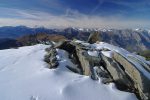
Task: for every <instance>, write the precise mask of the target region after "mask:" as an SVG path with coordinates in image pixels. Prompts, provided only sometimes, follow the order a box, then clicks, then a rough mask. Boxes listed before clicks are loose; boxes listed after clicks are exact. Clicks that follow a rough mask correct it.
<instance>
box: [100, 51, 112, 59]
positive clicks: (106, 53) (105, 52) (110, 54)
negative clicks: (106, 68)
mask: <svg viewBox="0 0 150 100" xmlns="http://www.w3.org/2000/svg"><path fill="white" fill-rule="evenodd" d="M102 53H103V55H105V56H106V57H109V58H112V55H113V51H102Z"/></svg>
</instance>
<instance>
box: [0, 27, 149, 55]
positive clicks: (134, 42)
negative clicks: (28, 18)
mask: <svg viewBox="0 0 150 100" xmlns="http://www.w3.org/2000/svg"><path fill="white" fill-rule="evenodd" d="M94 33H98V34H96V36H94ZM90 34H91V35H90ZM92 35H93V37H96V38H98V39H100V41H103V42H107V43H110V44H113V45H116V46H119V47H122V48H124V49H127V50H129V51H131V52H141V51H142V52H143V51H145V50H150V32H149V31H148V30H142V29H136V30H133V29H81V28H66V29H46V28H29V27H25V26H17V27H9V26H7V27H0V49H5V48H9V47H14V46H16V45H18V44H20V43H22V45H29V44H32V42H34V43H33V44H35V43H39V41H51V40H52V41H59V40H65V39H70V40H71V39H79V40H84V41H87V40H88V38H89V36H92ZM54 37H55V38H54ZM10 41H13V45H12V46H11V44H10ZM29 41H30V42H31V43H28V42H29ZM93 41H94V40H93ZM96 41H97V39H96V40H95V42H96ZM18 42H19V43H18ZM15 43H16V44H15ZM3 45H8V47H7V46H6V47H5V48H3V47H4V46H3ZM22 45H21V46H22Z"/></svg>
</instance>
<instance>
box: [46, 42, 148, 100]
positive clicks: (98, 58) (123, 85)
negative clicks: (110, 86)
mask: <svg viewBox="0 0 150 100" xmlns="http://www.w3.org/2000/svg"><path fill="white" fill-rule="evenodd" d="M107 45H108V46H107ZM98 46H100V47H98ZM57 49H63V50H65V51H67V52H68V53H69V58H70V59H71V61H72V62H73V63H74V64H75V65H76V68H73V67H72V66H66V67H67V68H68V69H70V70H71V71H73V72H76V73H79V74H82V75H87V76H91V78H92V79H93V80H98V79H99V78H101V79H102V82H103V83H104V84H107V83H110V82H114V83H115V84H116V86H117V88H118V89H120V90H123V91H128V92H133V93H135V94H136V95H137V97H138V98H139V99H141V100H149V99H150V86H149V83H150V64H149V63H148V62H147V61H146V60H144V59H143V58H141V57H139V56H137V55H134V54H131V53H129V52H128V51H126V50H124V49H122V48H119V49H115V46H112V45H109V44H107V43H103V42H97V43H95V44H89V43H86V42H83V41H78V40H76V41H63V42H60V43H57V44H55V45H53V46H52V47H51V48H49V49H47V50H46V51H47V52H48V53H47V55H46V56H45V61H46V62H47V63H49V65H50V67H49V68H57V65H58V60H57ZM118 50H120V51H118Z"/></svg>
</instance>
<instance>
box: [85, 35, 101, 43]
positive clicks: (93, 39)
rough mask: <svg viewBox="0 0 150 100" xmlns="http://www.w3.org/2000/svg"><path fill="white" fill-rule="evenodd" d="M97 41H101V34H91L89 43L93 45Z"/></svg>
mask: <svg viewBox="0 0 150 100" xmlns="http://www.w3.org/2000/svg"><path fill="white" fill-rule="evenodd" d="M97 41H101V39H100V33H99V32H95V33H91V34H90V36H89V38H88V43H91V44H92V43H96V42H97Z"/></svg>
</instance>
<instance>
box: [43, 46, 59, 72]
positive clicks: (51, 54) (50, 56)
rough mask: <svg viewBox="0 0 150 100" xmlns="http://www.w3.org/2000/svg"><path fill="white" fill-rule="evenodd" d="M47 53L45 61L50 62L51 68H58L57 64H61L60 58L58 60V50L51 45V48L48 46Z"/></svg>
mask: <svg viewBox="0 0 150 100" xmlns="http://www.w3.org/2000/svg"><path fill="white" fill-rule="evenodd" d="M46 51H47V54H46V55H45V57H44V61H45V62H47V63H48V64H49V68H50V69H51V68H57V66H58V65H59V63H58V60H57V57H56V55H57V51H56V49H55V48H53V47H51V48H47V49H46Z"/></svg>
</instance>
